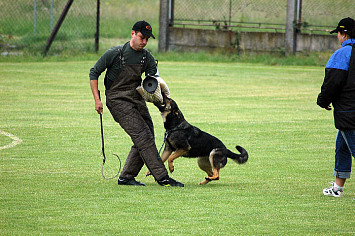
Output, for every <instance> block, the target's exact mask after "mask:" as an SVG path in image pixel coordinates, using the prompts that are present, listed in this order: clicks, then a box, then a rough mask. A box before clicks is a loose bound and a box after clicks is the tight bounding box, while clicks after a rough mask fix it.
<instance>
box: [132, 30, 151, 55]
mask: <svg viewBox="0 0 355 236" xmlns="http://www.w3.org/2000/svg"><path fill="white" fill-rule="evenodd" d="M149 38H150V37H149V36H144V35H143V34H142V33H141V32H136V31H134V30H132V32H131V47H132V48H133V49H134V50H136V51H141V50H142V49H143V48H144V47H145V46H146V45H147V43H148V40H149Z"/></svg>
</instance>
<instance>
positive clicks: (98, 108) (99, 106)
mask: <svg viewBox="0 0 355 236" xmlns="http://www.w3.org/2000/svg"><path fill="white" fill-rule="evenodd" d="M95 110H96V111H97V113H98V114H102V110H103V109H102V102H101V101H100V100H96V101H95Z"/></svg>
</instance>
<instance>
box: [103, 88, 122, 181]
mask: <svg viewBox="0 0 355 236" xmlns="http://www.w3.org/2000/svg"><path fill="white" fill-rule="evenodd" d="M99 98H100V101H101V95H100V90H99ZM100 125H101V144H102V156H103V157H104V159H103V160H102V166H101V175H102V177H103V178H104V179H114V178H116V177H117V176H118V175H119V174H120V172H121V160H120V158H119V156H118V155H117V154H115V153H113V155H115V156H116V157H117V159H118V161H119V163H120V168H119V169H118V172H117V174H116V175H115V176H113V177H110V178H107V177H106V176H105V175H104V165H105V162H106V155H105V143H104V128H103V125H102V113H100Z"/></svg>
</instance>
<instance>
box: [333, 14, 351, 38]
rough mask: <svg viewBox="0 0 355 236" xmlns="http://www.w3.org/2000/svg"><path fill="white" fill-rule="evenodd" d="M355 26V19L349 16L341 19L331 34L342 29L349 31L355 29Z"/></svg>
mask: <svg viewBox="0 0 355 236" xmlns="http://www.w3.org/2000/svg"><path fill="white" fill-rule="evenodd" d="M354 27H355V21H354V19H352V18H350V17H347V18H344V19H342V20H340V21H339V23H338V26H337V28H336V29H335V30H332V31H330V33H331V34H333V33H338V32H339V31H340V30H342V31H344V32H347V31H351V30H353V29H354Z"/></svg>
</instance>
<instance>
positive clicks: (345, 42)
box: [317, 17, 355, 197]
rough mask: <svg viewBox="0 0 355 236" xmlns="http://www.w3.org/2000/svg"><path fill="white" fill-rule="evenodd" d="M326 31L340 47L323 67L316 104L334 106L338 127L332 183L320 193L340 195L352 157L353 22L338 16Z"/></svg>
mask: <svg viewBox="0 0 355 236" xmlns="http://www.w3.org/2000/svg"><path fill="white" fill-rule="evenodd" d="M330 33H337V34H338V41H339V43H340V44H341V45H342V48H340V49H339V50H337V51H336V52H335V53H334V54H333V55H332V56H331V57H330V59H329V61H328V63H327V65H326V67H325V77H324V82H323V85H322V87H321V93H320V94H319V95H318V99H317V104H318V105H319V106H320V107H322V108H325V109H326V110H331V107H330V104H332V105H333V107H334V122H335V127H336V128H337V129H338V134H337V138H336V144H335V168H334V172H333V176H335V177H336V179H335V183H333V184H332V186H330V187H329V188H325V189H323V194H324V195H327V196H333V197H341V196H343V188H344V184H345V181H346V179H349V178H350V173H351V165H352V156H355V21H354V20H353V19H352V18H350V17H348V18H344V19H342V20H341V21H340V22H339V24H338V26H337V28H336V29H335V30H333V31H332V32H330Z"/></svg>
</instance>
